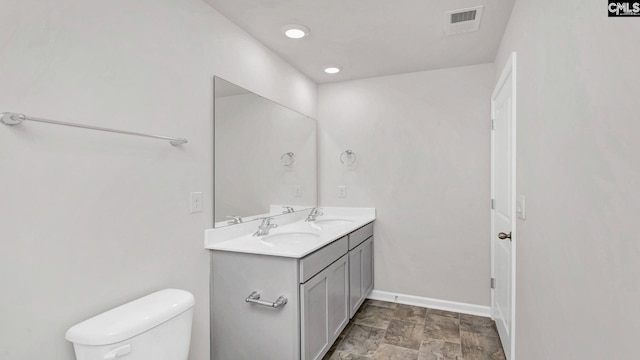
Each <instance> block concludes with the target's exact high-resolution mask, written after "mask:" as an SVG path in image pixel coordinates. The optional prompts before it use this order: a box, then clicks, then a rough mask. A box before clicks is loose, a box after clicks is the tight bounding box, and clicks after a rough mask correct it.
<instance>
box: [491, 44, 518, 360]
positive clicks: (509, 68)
mask: <svg viewBox="0 0 640 360" xmlns="http://www.w3.org/2000/svg"><path fill="white" fill-rule="evenodd" d="M516 60H517V53H516V52H515V51H514V52H512V53H511V55H510V56H509V58H508V59H507V62H506V64H505V66H504V68H503V70H502V73H501V75H500V79H499V80H498V82H497V83H496V86H495V88H494V90H493V93H492V94H491V124H492V125H491V199H492V201H493V199H495V178H494V174H495V164H494V163H495V134H494V131H493V121H494V119H495V99H496V97H497V95H498V92H499V91H500V89H501V88H502V87H503V86H504V84H505V83H506V81H507V80H509V79H511V97H512V107H511V134H510V136H511V329H509V333H510V334H511V337H510V341H511V343H510V344H509V345H510V346H509V348H510V354H505V355H506V356H507V359H508V360H515V345H516V331H515V330H516V248H517V246H516V244H517V232H516V222H517V216H516V201H517V191H516V148H517V143H516V139H517V137H516V134H517V132H516V124H517V121H516V116H517V101H516V99H517V97H516V95H517V86H516V85H517V71H516V70H517V66H516V65H517V61H516ZM490 217H491V219H490V222H491V225H490V228H491V234H490V237H489V239H490V243H491V278H492V279H494V278H495V262H494V258H495V255H494V247H495V246H494V244H495V237H496V234H497V233H496V230H495V224H494V209H493V207H491V210H490ZM494 292H495V290H494V289H493V288H492V289H491V318H495V316H494V315H495V308H494V296H495V295H494Z"/></svg>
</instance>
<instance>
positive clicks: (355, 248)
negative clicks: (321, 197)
mask: <svg viewBox="0 0 640 360" xmlns="http://www.w3.org/2000/svg"><path fill="white" fill-rule="evenodd" d="M318 213H319V214H321V215H318V216H317V217H316V216H309V214H310V211H307V212H302V211H300V212H294V213H290V214H286V215H282V216H278V217H277V218H275V219H273V220H271V222H269V221H262V223H260V222H257V221H254V222H250V223H242V224H238V225H234V226H231V227H223V228H218V229H212V230H207V232H206V234H205V247H206V248H207V249H209V250H211V258H212V259H211V339H212V349H211V351H212V355H213V358H215V359H220V360H231V359H258V358H259V359H274V360H275V359H278V360H281V359H303V360H310V359H322V357H323V356H324V355H325V354H326V353H327V351H328V350H329V348H330V347H331V345H332V344H333V342H334V341H335V340H336V339H337V337H338V335H340V333H341V332H342V330H343V329H344V328H345V327H346V326H347V324H348V323H349V320H350V319H351V317H353V315H354V314H355V313H356V311H357V310H358V308H359V307H360V305H361V304H362V303H363V301H364V300H365V298H366V297H367V295H368V294H369V293H370V292H371V290H372V289H373V221H374V220H375V209H368V208H367V209H351V208H322V211H319V212H318ZM273 225H276V226H275V227H274V226H273Z"/></svg>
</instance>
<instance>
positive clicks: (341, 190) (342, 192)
mask: <svg viewBox="0 0 640 360" xmlns="http://www.w3.org/2000/svg"><path fill="white" fill-rule="evenodd" d="M338 197H341V198H346V197H347V187H346V186H344V185H340V186H338Z"/></svg>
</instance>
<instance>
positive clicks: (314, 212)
mask: <svg viewBox="0 0 640 360" xmlns="http://www.w3.org/2000/svg"><path fill="white" fill-rule="evenodd" d="M320 215H324V214H323V212H322V209H320V208H317V207H316V208H313V209H311V212H310V213H309V216H307V218H306V219H305V220H304V221H316V218H317V217H318V216H320Z"/></svg>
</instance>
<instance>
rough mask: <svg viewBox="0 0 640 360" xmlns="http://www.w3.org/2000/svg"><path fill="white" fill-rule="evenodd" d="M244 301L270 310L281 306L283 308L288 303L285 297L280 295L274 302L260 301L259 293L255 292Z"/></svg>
mask: <svg viewBox="0 0 640 360" xmlns="http://www.w3.org/2000/svg"><path fill="white" fill-rule="evenodd" d="M244 301H246V302H248V303H254V304H258V305H262V306H268V307H272V308H279V307H281V306H285V305H286V304H287V302H289V300H287V297H286V296H284V295H280V296H279V297H278V298H277V299H276V301H274V302H268V301H263V300H260V293H259V292H257V291H254V292H252V293H251V294H249V296H248V297H247V298H246V299H244Z"/></svg>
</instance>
